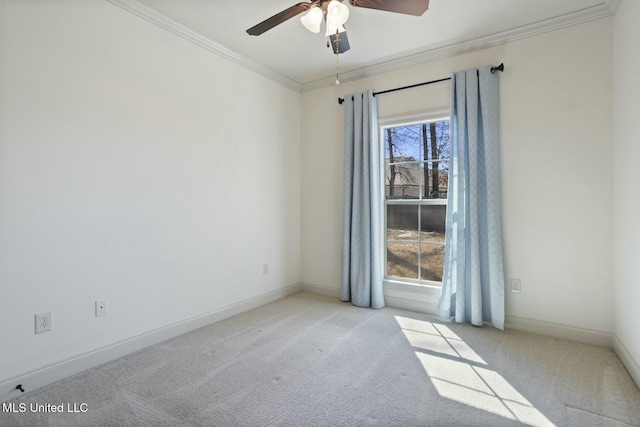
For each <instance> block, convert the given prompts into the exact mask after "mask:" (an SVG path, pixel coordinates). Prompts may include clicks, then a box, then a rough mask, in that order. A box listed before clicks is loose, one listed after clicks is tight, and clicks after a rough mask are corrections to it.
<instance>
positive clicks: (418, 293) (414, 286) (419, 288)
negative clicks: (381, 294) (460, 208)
mask: <svg viewBox="0 0 640 427" xmlns="http://www.w3.org/2000/svg"><path fill="white" fill-rule="evenodd" d="M444 120H450V113H449V111H438V112H434V113H429V114H421V115H416V116H408V117H397V118H391V119H382V120H379V121H378V134H379V136H378V139H379V143H378V144H379V150H380V153H381V155H380V158H381V159H382V160H381V165H380V167H381V171H382V174H381V175H382V176H381V179H382V185H381V188H382V200H383V203H382V210H383V218H384V221H383V226H384V248H383V252H384V279H383V284H384V288H385V297H388V296H391V297H397V298H403V299H408V300H421V299H424V297H427V300H428V301H427V302H431V303H435V302H436V301H435V300H434V298H436V299H437V298H438V297H439V295H440V291H441V289H442V282H436V281H433V280H424V279H411V278H408V277H397V276H391V277H390V276H388V275H387V204H388V202H389V200H387V198H386V196H385V182H384V180H385V172H384V171H385V155H384V153H385V145H384V136H385V130H386V129H388V128H393V127H401V126H410V125H417V124H423V123H431V122H437V121H444ZM390 204H392V205H402V204H408V205H421V206H428V205H440V206H442V205H444V206H446V205H447V199H420V200H413V199H412V200H403V199H396V200H392V201H391V203H390ZM418 221H420V216H419V217H418ZM419 225H420V224H419V223H418V226H419ZM418 262H420V250H418ZM420 311H422V310H420Z"/></svg>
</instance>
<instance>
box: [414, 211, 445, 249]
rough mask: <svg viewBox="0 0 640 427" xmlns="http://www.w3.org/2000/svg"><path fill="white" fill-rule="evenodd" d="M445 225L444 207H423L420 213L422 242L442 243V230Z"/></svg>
mask: <svg viewBox="0 0 640 427" xmlns="http://www.w3.org/2000/svg"><path fill="white" fill-rule="evenodd" d="M446 224H447V206H446V205H425V206H422V207H421V212H420V230H421V231H422V235H421V241H422V242H431V243H433V242H438V243H444V230H445V226H446Z"/></svg>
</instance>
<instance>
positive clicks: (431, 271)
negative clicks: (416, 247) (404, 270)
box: [420, 243, 444, 282]
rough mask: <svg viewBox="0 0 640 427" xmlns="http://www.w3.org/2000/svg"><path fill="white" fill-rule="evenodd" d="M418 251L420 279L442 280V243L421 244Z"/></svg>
mask: <svg viewBox="0 0 640 427" xmlns="http://www.w3.org/2000/svg"><path fill="white" fill-rule="evenodd" d="M420 246H421V253H420V267H421V271H420V272H421V276H422V277H421V279H422V280H433V281H434V282H442V269H443V267H444V245H437V244H434V245H431V244H428V243H427V244H422V245H420Z"/></svg>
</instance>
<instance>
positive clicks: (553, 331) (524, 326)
mask: <svg viewBox="0 0 640 427" xmlns="http://www.w3.org/2000/svg"><path fill="white" fill-rule="evenodd" d="M504 327H505V329H512V330H514V331H522V332H529V333H532V334H538V335H545V336H548V337H553V338H561V339H565V340H569V341H577V342H581V343H584V344H591V345H599V346H601V347H609V348H611V347H612V344H613V343H612V338H613V334H611V333H609V332H602V331H594V330H591V329H583V328H576V327H574V326H567V325H562V324H559V323H552V322H543V321H541V320H533V319H526V318H524V317H515V316H506V317H505V324H504Z"/></svg>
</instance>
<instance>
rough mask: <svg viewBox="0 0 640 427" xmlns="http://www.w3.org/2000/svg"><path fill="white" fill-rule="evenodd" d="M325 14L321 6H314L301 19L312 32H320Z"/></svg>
mask: <svg viewBox="0 0 640 427" xmlns="http://www.w3.org/2000/svg"><path fill="white" fill-rule="evenodd" d="M323 15H324V14H323V13H322V9H320V8H319V7H312V8H311V9H309V12H307V14H306V15H304V16H303V17H302V18H300V21H301V22H302V25H304V27H305V28H306V29H307V30H309V31H311V32H312V33H319V32H320V25H321V24H322V18H323Z"/></svg>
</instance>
